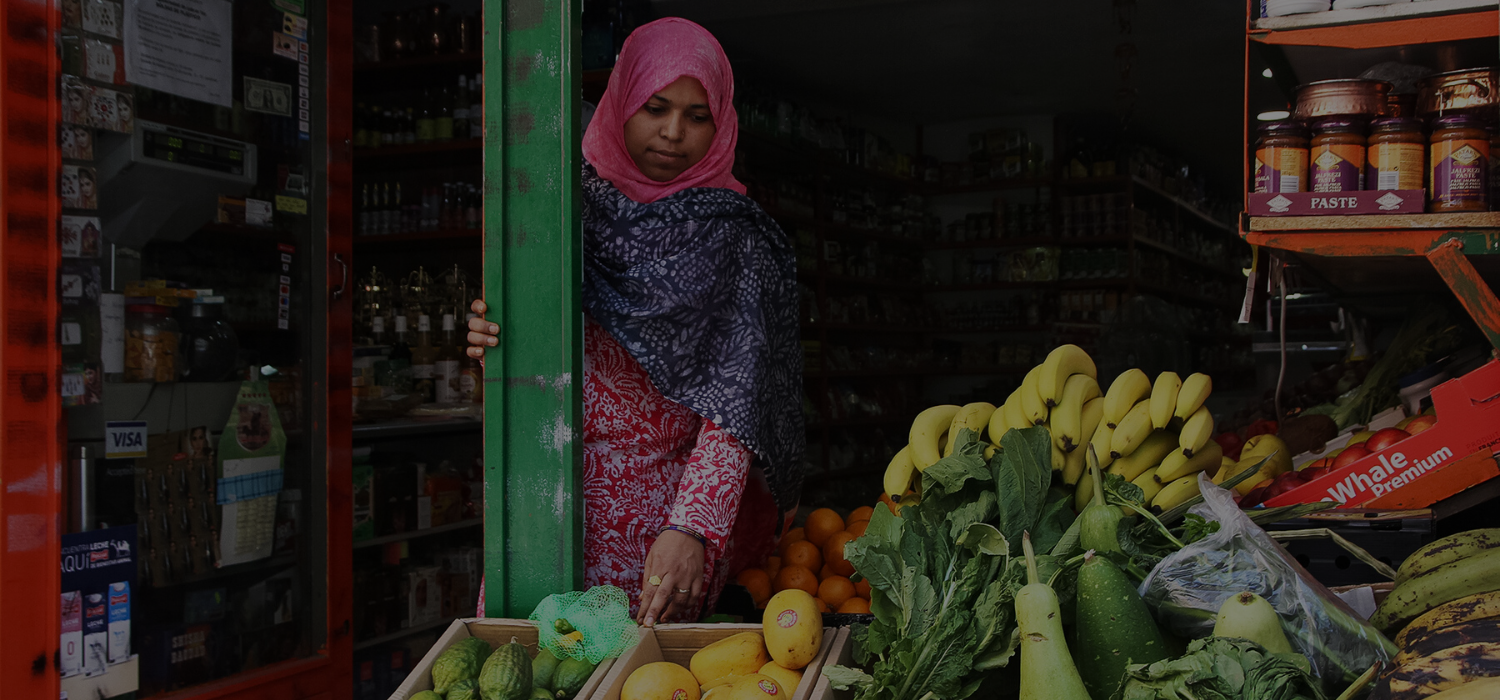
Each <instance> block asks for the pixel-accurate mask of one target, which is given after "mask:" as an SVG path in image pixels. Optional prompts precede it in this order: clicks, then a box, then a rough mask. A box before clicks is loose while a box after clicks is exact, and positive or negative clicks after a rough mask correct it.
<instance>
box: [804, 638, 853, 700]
mask: <svg viewBox="0 0 1500 700" xmlns="http://www.w3.org/2000/svg"><path fill="white" fill-rule="evenodd" d="M823 663H824V665H831V666H854V665H855V663H854V640H853V639H852V638H851V637H850V635H849V628H848V627H843V628H840V629H839V635H838V638H837V639H835V640H834V642H833V644H831V645H828V655H827V657H826V658H824V659H823ZM854 694H855V693H854V691H852V690H834V689H833V687H832V686H831V685H829V683H828V679H827V678H824V677H823V674H822V673H821V672H820V673H818V681H817V683H816V684H814V685H813V688H812V694H811V695H809V696H808V700H853V698H854Z"/></svg>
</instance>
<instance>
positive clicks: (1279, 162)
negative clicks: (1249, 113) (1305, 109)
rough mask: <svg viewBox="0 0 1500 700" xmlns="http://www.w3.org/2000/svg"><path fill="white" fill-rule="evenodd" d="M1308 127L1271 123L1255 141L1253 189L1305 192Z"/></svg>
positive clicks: (1298, 123) (1286, 122)
mask: <svg viewBox="0 0 1500 700" xmlns="http://www.w3.org/2000/svg"><path fill="white" fill-rule="evenodd" d="M1307 145H1308V144H1307V129H1305V128H1303V127H1302V123H1301V122H1297V121H1293V120H1290V119H1288V120H1284V121H1277V122H1270V123H1269V124H1266V125H1264V126H1262V127H1261V128H1260V139H1259V140H1257V141H1256V143H1255V174H1254V177H1255V183H1254V187H1255V189H1254V191H1255V192H1305V191H1307Z"/></svg>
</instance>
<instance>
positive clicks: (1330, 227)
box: [1246, 211, 1500, 243]
mask: <svg viewBox="0 0 1500 700" xmlns="http://www.w3.org/2000/svg"><path fill="white" fill-rule="evenodd" d="M1465 228H1494V229H1500V212H1496V211H1480V212H1450V213H1440V214H1364V215H1360V216H1253V217H1250V231H1252V232H1254V231H1359V232H1361V235H1369V234H1370V233H1371V232H1380V233H1382V234H1384V233H1386V232H1400V231H1405V230H1410V231H1411V232H1412V233H1413V234H1415V235H1417V236H1422V235H1433V234H1432V233H1431V230H1432V229H1465ZM1246 240H1249V239H1248V237H1247V239H1246ZM1250 242H1251V243H1254V242H1255V241H1250Z"/></svg>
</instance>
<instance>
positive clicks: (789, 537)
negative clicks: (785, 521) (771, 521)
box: [776, 527, 807, 557]
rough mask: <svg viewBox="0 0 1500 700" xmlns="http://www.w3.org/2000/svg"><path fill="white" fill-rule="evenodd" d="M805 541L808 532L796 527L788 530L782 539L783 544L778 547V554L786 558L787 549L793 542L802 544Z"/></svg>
mask: <svg viewBox="0 0 1500 700" xmlns="http://www.w3.org/2000/svg"><path fill="white" fill-rule="evenodd" d="M805 539H807V531H805V530H803V529H802V528H800V527H794V528H792V529H790V530H787V532H786V535H784V536H783V537H782V538H781V543H780V544H778V545H777V546H776V552H777V553H778V554H780V555H781V556H783V557H785V556H786V548H787V547H790V546H791V544H792V543H793V542H801V541H802V540H805Z"/></svg>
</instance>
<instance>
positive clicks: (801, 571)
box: [772, 564, 818, 595]
mask: <svg viewBox="0 0 1500 700" xmlns="http://www.w3.org/2000/svg"><path fill="white" fill-rule="evenodd" d="M772 588H773V589H774V590H775V591H776V592H777V593H780V592H782V591H785V590H789V589H792V588H796V589H798V590H801V591H806V592H807V594H808V595H817V594H818V577H816V576H813V572H812V571H809V570H808V568H807V567H805V566H797V565H795V564H793V565H791V566H783V567H781V571H780V572H779V573H777V574H776V585H775V586H773V587H772Z"/></svg>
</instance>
